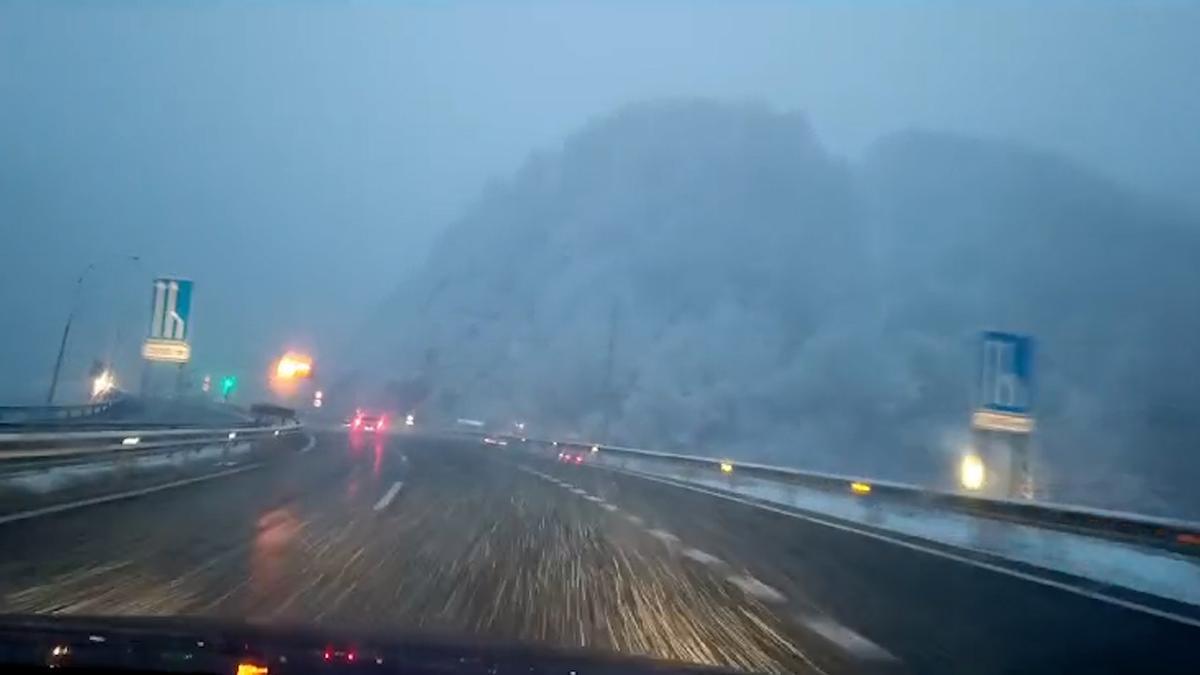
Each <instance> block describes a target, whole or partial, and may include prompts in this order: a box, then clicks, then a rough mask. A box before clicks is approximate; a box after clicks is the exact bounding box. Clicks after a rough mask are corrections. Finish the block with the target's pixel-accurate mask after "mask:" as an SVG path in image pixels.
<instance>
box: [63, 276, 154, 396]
mask: <svg viewBox="0 0 1200 675" xmlns="http://www.w3.org/2000/svg"><path fill="white" fill-rule="evenodd" d="M123 257H124V258H125V259H126V260H130V261H132V262H137V261H139V260H141V258H140V257H139V256H136V255H131V256H123ZM95 268H96V262H95V261H93V262H90V263H88V266H87V267H85V268H83V271H82V272H80V273H79V276H78V277H77V278H76V279H75V293H74V295H73V296H72V298H71V309H70V311H68V312H67V323H66V324H65V325H63V333H62V340H60V341H59V343H58V356H57V357H55V359H54V373H53V374H51V375H50V391H49V392H48V393H47V394H46V405H54V394H55V392H56V391H57V390H58V375H59V373H60V372H61V371H62V362H63V356H64V355H65V354H66V352H67V338H68V337H70V335H71V322H72V321H74V320H75V311H76V310H77V309H78V308H79V296H80V294H81V293H82V292H83V280H84V279H85V278H87V275H88V272H91V271H92V270H93V269H95Z"/></svg>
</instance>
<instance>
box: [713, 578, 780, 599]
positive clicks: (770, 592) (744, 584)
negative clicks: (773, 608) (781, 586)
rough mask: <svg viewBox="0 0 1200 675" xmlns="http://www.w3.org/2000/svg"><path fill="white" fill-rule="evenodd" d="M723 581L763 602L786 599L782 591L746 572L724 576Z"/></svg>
mask: <svg viewBox="0 0 1200 675" xmlns="http://www.w3.org/2000/svg"><path fill="white" fill-rule="evenodd" d="M725 581H728V582H729V583H731V584H733V585H734V586H737V587H738V588H740V589H742V592H744V593H745V594H746V595H750V596H753V597H755V598H758V599H759V600H762V601H763V602H783V601H785V600H787V598H785V597H783V593H780V592H779V591H777V590H775V589H774V588H771V587H770V586H768V585H766V584H764V583H763V582H761V581H759V580H758V579H755V578H754V577H752V576H749V575H746V574H733V575H730V576H727V577H725Z"/></svg>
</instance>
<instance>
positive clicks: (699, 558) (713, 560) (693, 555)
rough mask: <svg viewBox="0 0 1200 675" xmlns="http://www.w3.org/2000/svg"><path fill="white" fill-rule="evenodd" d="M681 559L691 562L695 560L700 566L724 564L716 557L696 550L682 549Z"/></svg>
mask: <svg viewBox="0 0 1200 675" xmlns="http://www.w3.org/2000/svg"><path fill="white" fill-rule="evenodd" d="M683 557H685V558H690V559H691V560H695V561H696V562H698V563H700V564H701V565H724V564H725V563H724V561H722V560H721V559H720V558H718V557H717V556H715V555H713V554H711V553H705V552H704V551H701V550H700V549H698V548H685V549H683Z"/></svg>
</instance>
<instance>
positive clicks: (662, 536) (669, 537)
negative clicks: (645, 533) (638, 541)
mask: <svg viewBox="0 0 1200 675" xmlns="http://www.w3.org/2000/svg"><path fill="white" fill-rule="evenodd" d="M649 532H650V536H651V537H654V538H655V539H658V540H659V541H662V542H663V543H666V544H678V543H679V537H676V536H675V535H673V534H671V533H670V532H667V531H666V530H650V531H649Z"/></svg>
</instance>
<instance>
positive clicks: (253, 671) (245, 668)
mask: <svg viewBox="0 0 1200 675" xmlns="http://www.w3.org/2000/svg"><path fill="white" fill-rule="evenodd" d="M268 672H269V671H268V669H267V667H266V666H260V665H258V664H256V663H239V664H238V666H237V675H267V673H268Z"/></svg>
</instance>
